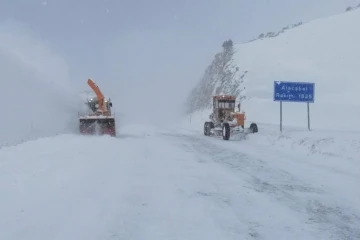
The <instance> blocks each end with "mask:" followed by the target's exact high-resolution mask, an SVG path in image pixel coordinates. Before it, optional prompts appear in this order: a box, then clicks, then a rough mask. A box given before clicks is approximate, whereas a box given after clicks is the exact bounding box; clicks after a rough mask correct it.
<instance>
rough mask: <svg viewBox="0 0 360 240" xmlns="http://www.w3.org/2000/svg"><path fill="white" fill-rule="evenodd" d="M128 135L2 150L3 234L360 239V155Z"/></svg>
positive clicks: (168, 131)
mask: <svg viewBox="0 0 360 240" xmlns="http://www.w3.org/2000/svg"><path fill="white" fill-rule="evenodd" d="M118 132H119V133H120V135H119V136H118V137H117V138H112V137H107V136H79V135H70V134H69V135H61V136H58V137H54V138H43V139H39V140H35V141H31V142H27V143H23V144H21V145H18V146H13V147H3V148H1V150H0V195H1V198H0V212H1V215H0V239H7V240H12V239H13V240H15V239H16V240H18V239H27V240H33V239H34V240H35V239H36V240H37V239H54V240H56V239H59V240H60V239H69V240H70V239H74V240H75V239H89V240H91V239H157V240H160V239H164V240H165V239H166V240H167V239H189V240H190V239H196V240H198V239H214V240H218V239H234V240H235V239H236V240H238V239H314V240H315V239H316V240H319V239H327V240H328V239H358V238H359V237H360V231H359V226H360V207H359V204H358V203H359V196H360V190H359V188H358V182H359V180H360V177H359V176H360V174H359V173H360V169H359V166H360V165H359V159H351V158H346V157H343V158H340V157H334V156H331V157H330V156H316V157H314V156H306V154H301V153H294V152H293V151H291V150H290V149H287V148H283V149H279V148H269V147H267V146H263V145H262V144H261V142H262V141H263V136H262V135H251V136H249V139H248V140H239V141H235V140H231V141H223V140H222V139H219V138H209V137H205V136H203V135H202V130H201V129H200V130H198V131H195V130H194V129H191V128H188V127H187V126H185V125H183V127H182V128H179V127H173V128H170V127H167V128H164V127H162V128H157V127H151V126H123V127H122V128H121V129H119V130H118ZM258 143H260V144H258Z"/></svg>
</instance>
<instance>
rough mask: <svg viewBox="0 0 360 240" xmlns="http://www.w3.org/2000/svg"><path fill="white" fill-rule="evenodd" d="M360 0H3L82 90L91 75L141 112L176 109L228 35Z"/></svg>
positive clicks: (238, 36)
mask: <svg viewBox="0 0 360 240" xmlns="http://www.w3.org/2000/svg"><path fill="white" fill-rule="evenodd" d="M358 3H360V0H341V1H340V0H256V1H254V0H151V1H150V0H48V1H41V0H40V1H37V0H36V1H35V0H1V5H0V21H1V22H2V23H4V22H6V21H16V22H18V23H21V24H24V25H25V26H26V27H27V28H28V29H29V30H31V33H30V34H31V35H32V36H35V37H36V38H38V39H41V41H43V42H46V43H47V44H49V45H50V47H51V48H52V50H53V52H54V54H56V55H58V56H60V57H62V58H64V60H65V61H66V63H67V65H68V67H69V69H70V76H71V81H72V82H73V83H74V85H75V86H76V87H77V88H79V90H82V89H81V88H83V89H84V90H88V86H87V85H86V79H87V78H88V77H91V78H93V79H94V80H95V81H96V82H97V83H98V84H99V85H100V87H101V88H102V89H104V91H106V93H108V94H111V96H112V97H114V98H115V99H116V101H117V102H118V103H119V104H120V109H119V108H118V111H120V112H123V113H125V114H135V115H134V116H137V117H139V116H141V115H140V114H139V115H136V113H135V112H133V111H132V108H136V109H137V110H140V109H141V110H142V111H145V113H147V114H152V112H150V110H147V109H148V108H149V107H151V108H152V107H155V108H156V109H159V108H160V107H161V106H162V107H164V109H163V110H162V111H165V112H168V113H169V115H173V113H174V111H172V110H174V109H177V108H178V105H179V104H181V103H182V102H183V101H184V97H186V94H187V91H188V90H189V89H190V87H191V86H192V85H194V84H195V82H196V81H197V80H198V79H199V78H200V77H201V75H202V73H203V71H204V70H205V68H206V66H207V65H208V64H210V62H211V60H212V57H213V55H214V54H215V52H217V51H219V50H220V47H221V44H222V42H223V41H224V40H226V39H228V38H231V39H233V41H234V42H235V43H241V42H245V41H247V40H250V39H252V38H254V37H256V36H258V35H259V34H260V33H261V32H268V31H276V30H279V29H281V28H282V27H283V26H285V25H287V24H292V23H297V22H299V21H304V22H306V21H309V20H313V19H316V18H320V17H326V16H329V15H332V14H336V13H339V12H342V11H344V9H345V8H346V7H347V6H350V5H357V4H358ZM16 24H17V23H16ZM21 31H23V30H21ZM23 34H29V33H23ZM169 103H172V104H173V106H170V105H169ZM170 110H171V111H172V112H171V113H170ZM160 112H161V111H160ZM160 112H159V113H160ZM169 117H171V116H169ZM154 119H155V118H154Z"/></svg>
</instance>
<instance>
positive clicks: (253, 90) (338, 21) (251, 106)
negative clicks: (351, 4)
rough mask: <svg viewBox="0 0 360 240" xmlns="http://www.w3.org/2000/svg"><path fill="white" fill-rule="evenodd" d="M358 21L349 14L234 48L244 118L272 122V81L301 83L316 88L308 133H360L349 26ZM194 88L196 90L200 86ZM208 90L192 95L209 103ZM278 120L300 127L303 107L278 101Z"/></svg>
mask: <svg viewBox="0 0 360 240" xmlns="http://www.w3.org/2000/svg"><path fill="white" fill-rule="evenodd" d="M359 20H360V11H359V10H354V11H351V12H346V13H343V14H340V15H336V16H333V17H329V18H326V19H320V20H315V21H312V22H309V23H307V24H303V25H301V26H298V27H296V28H294V29H289V30H287V31H286V32H284V33H283V34H281V35H279V36H277V37H274V38H266V39H262V40H257V41H253V42H250V43H246V44H238V45H234V48H235V51H236V53H235V54H234V57H233V61H234V62H236V63H237V67H238V73H239V74H242V73H243V72H246V71H247V72H246V76H245V77H244V79H243V83H242V84H241V86H240V87H241V88H245V90H244V91H242V93H241V94H242V96H243V97H246V100H244V101H243V105H242V110H244V111H245V112H246V113H247V117H248V119H249V120H251V121H256V122H259V123H267V124H278V123H279V103H278V102H273V82H274V81H279V80H283V81H303V82H304V81H305V82H315V84H316V86H315V89H316V96H315V103H314V104H311V106H310V111H311V125H312V127H313V128H314V129H320V128H327V129H329V128H330V129H332V128H335V129H339V130H340V129H346V130H354V129H356V130H360V125H359V124H358V119H360V107H359V101H360V97H359V95H358V92H359V89H360V81H359V80H358V78H359V76H360V68H358V67H357V65H358V61H359V59H360V54H359V52H360V45H359V42H360V30H359V29H358V28H354V27H352V26H353V24H354V23H356V22H359ZM218 81H219V82H220V81H221V80H220V79H218ZM230 84H231V83H230ZM197 87H198V89H202V85H201V83H199V85H197ZM230 87H231V86H230ZM208 92H209V91H207V92H201V90H200V92H197V94H199V95H201V94H204V95H205V97H207V98H208V99H210V98H211V95H210V94H209V93H208ZM211 92H212V93H215V89H213V91H211ZM202 98H204V96H202ZM283 121H284V122H283V123H284V127H285V128H286V127H287V126H296V127H304V128H306V126H307V115H306V104H297V103H284V104H283Z"/></svg>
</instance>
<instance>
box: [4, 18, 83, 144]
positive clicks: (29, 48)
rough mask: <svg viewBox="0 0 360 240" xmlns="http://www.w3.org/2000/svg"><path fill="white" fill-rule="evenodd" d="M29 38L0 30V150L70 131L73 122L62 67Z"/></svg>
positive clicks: (15, 29)
mask: <svg viewBox="0 0 360 240" xmlns="http://www.w3.org/2000/svg"><path fill="white" fill-rule="evenodd" d="M32 35H33V34H32V33H30V32H29V31H28V29H26V28H24V27H23V26H20V25H19V24H17V23H15V24H14V23H3V24H1V25H0V74H1V75H0V82H1V95H0V102H1V103H2V114H1V121H0V123H1V124H0V146H1V145H5V144H13V143H18V142H21V141H24V140H28V139H34V138H37V137H40V136H50V135H54V134H57V133H62V132H68V131H71V130H72V127H73V126H74V125H72V122H71V121H72V119H75V120H76V118H74V116H76V113H77V109H76V107H77V106H78V105H76V104H77V101H78V100H77V98H76V95H75V93H73V92H72V90H71V88H70V82H69V80H70V78H69V75H68V70H67V66H66V63H65V62H64V61H63V60H62V59H61V58H59V57H58V56H57V55H56V54H55V53H54V52H52V51H51V49H50V48H49V47H48V46H46V44H45V43H43V41H41V40H39V39H36V38H34V37H33V36H32ZM74 114H75V115H74Z"/></svg>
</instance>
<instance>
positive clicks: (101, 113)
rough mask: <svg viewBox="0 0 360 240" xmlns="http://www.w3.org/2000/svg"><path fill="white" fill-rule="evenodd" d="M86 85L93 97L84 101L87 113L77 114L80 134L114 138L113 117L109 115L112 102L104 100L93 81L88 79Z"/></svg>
mask: <svg viewBox="0 0 360 240" xmlns="http://www.w3.org/2000/svg"><path fill="white" fill-rule="evenodd" d="M87 83H88V85H89V86H90V87H91V89H92V90H93V91H94V93H95V96H92V97H90V98H87V99H86V102H85V104H86V105H87V107H88V109H87V110H88V113H87V114H85V115H83V114H80V113H79V123H80V126H79V131H80V134H87V135H110V136H113V137H115V136H116V126H115V115H113V114H112V113H111V107H112V102H111V101H110V98H108V99H106V98H105V97H104V95H103V94H102V92H101V91H100V89H99V87H98V86H97V85H96V83H95V82H94V81H92V80H91V79H88V81H87Z"/></svg>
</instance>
